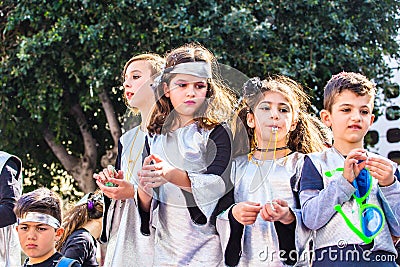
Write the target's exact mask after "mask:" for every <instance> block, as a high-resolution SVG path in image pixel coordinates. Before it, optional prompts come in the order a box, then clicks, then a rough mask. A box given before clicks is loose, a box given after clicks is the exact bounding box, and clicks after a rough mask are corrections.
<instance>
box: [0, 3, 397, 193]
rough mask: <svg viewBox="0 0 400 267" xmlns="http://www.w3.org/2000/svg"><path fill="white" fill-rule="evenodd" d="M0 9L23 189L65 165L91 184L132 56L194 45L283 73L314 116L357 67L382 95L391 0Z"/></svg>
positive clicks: (8, 143)
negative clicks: (327, 89) (335, 82)
mask: <svg viewBox="0 0 400 267" xmlns="http://www.w3.org/2000/svg"><path fill="white" fill-rule="evenodd" d="M0 3H1V14H0V15H1V18H0V32H1V42H2V45H1V66H0V70H1V80H0V87H1V92H0V103H1V107H0V112H1V118H0V137H1V140H2V141H1V143H0V149H2V150H7V151H9V152H12V153H15V154H17V155H19V156H20V157H21V158H22V159H23V161H24V166H25V175H26V177H27V178H29V177H31V176H32V178H31V179H32V180H33V183H32V185H31V186H32V188H34V187H37V186H38V185H46V186H52V185H53V184H54V183H55V184H57V183H58V182H55V181H52V179H51V177H54V175H55V173H54V170H58V171H59V172H62V171H63V170H67V171H68V172H69V173H70V174H72V176H73V177H74V178H75V180H76V181H78V186H79V189H80V190H82V191H85V192H87V191H91V190H93V189H94V186H95V184H94V183H93V181H92V180H91V175H92V173H93V172H94V171H96V170H99V169H100V168H101V166H100V159H101V157H102V156H103V155H105V154H106V152H107V150H110V149H112V148H113V147H114V148H115V145H116V142H117V140H118V137H119V136H120V134H121V130H120V127H119V125H118V121H117V123H115V122H116V119H118V120H119V121H120V119H121V116H122V115H123V114H124V113H125V106H124V104H123V103H122V101H121V95H122V91H121V90H119V88H120V84H121V79H120V72H121V70H122V67H123V64H124V62H125V61H126V60H127V59H129V58H130V57H131V56H132V55H134V54H138V53H142V52H146V51H148V52H156V53H160V54H164V53H165V52H167V51H168V50H170V49H172V48H175V47H177V46H179V45H182V44H184V43H187V42H191V41H197V42H200V43H202V44H203V45H205V46H206V47H207V48H209V49H210V50H211V51H213V52H214V53H215V54H216V55H217V57H218V58H219V60H220V63H223V64H227V65H230V66H232V67H234V68H236V69H238V70H240V71H241V72H243V73H245V74H246V75H247V76H261V77H265V76H267V75H269V74H276V73H281V74H285V75H288V76H291V77H292V78H294V79H296V80H298V81H299V82H301V83H302V84H303V85H305V86H306V87H307V88H309V93H310V95H313V96H314V104H315V106H316V108H317V109H320V108H321V93H322V89H323V86H324V83H325V82H326V81H327V80H328V79H329V78H330V77H331V75H332V74H334V73H337V72H340V71H342V70H346V71H358V72H362V73H364V74H365V75H367V76H368V77H370V78H374V80H375V81H376V83H377V84H378V85H379V86H380V87H381V88H383V89H385V90H388V89H389V88H392V87H391V85H390V83H389V78H390V70H389V68H388V67H387V65H386V63H385V61H384V59H383V56H384V55H386V56H390V57H392V58H395V59H397V60H398V59H399V58H400V55H399V44H398V43H396V41H395V38H396V36H397V34H398V30H399V25H400V23H399V19H398V13H399V10H400V9H399V3H400V1H398V0H383V1H374V0H351V1H347V0H343V1H318V0H296V1H293V0H283V1H276V0H275V1H254V0H253V1H239V0H230V1H223V0H218V1H215V0H207V1H202V0H199V1H188V0H178V1H165V0H158V1H155V0H144V1H129V0H125V1H124V0H121V1H100V0H92V1H87V0H82V1H76V0H58V1H57V0H52V1H43V0H40V1H38V0H30V1H26V0H19V1H10V0H6V1H0ZM113 117H114V120H113ZM110 151H111V150H110ZM114 153H115V149H114ZM111 158H112V156H111ZM28 189H29V188H28Z"/></svg>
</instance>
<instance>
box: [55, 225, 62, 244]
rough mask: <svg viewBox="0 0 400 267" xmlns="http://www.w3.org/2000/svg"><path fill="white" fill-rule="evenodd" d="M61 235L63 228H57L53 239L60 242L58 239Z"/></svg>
mask: <svg viewBox="0 0 400 267" xmlns="http://www.w3.org/2000/svg"><path fill="white" fill-rule="evenodd" d="M63 233H64V228H62V227H60V228H58V229H57V230H56V238H55V239H56V240H55V241H58V240H60V238H61V237H62V235H63Z"/></svg>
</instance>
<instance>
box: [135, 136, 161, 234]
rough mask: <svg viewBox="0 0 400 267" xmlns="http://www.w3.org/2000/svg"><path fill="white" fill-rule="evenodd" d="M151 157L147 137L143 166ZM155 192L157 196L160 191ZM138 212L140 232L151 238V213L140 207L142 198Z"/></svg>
mask: <svg viewBox="0 0 400 267" xmlns="http://www.w3.org/2000/svg"><path fill="white" fill-rule="evenodd" d="M149 155H150V145H149V139H148V137H147V135H146V137H145V139H144V147H143V151H142V165H143V161H144V159H145V158H146V157H148V156H149ZM153 191H154V192H155V194H158V192H159V189H158V188H153ZM137 199H138V203H137V204H138V210H139V216H140V232H141V233H142V235H145V236H149V235H150V212H151V211H145V210H143V209H142V207H141V205H140V198H139V197H138V198H137Z"/></svg>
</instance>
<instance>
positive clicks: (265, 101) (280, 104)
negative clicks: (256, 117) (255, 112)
mask: <svg viewBox="0 0 400 267" xmlns="http://www.w3.org/2000/svg"><path fill="white" fill-rule="evenodd" d="M271 103H272V102H271V101H267V100H263V101H261V102H260V104H271ZM278 105H279V106H287V107H290V105H289V103H285V102H281V103H278Z"/></svg>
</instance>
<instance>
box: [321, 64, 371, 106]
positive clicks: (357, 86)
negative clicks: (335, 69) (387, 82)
mask: <svg viewBox="0 0 400 267" xmlns="http://www.w3.org/2000/svg"><path fill="white" fill-rule="evenodd" d="M345 90H349V91H351V92H353V93H355V94H356V95H359V96H364V95H369V96H371V98H374V97H375V94H376V88H375V85H374V83H372V82H371V81H370V80H368V79H367V77H365V76H364V75H362V74H360V73H354V72H344V71H343V72H341V73H338V74H336V75H333V76H332V78H331V79H330V80H329V81H328V83H327V84H326V85H325V88H324V109H326V110H327V111H329V112H331V111H332V105H333V104H334V103H335V97H336V96H337V95H339V94H340V93H341V92H343V91H345Z"/></svg>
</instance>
